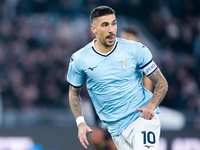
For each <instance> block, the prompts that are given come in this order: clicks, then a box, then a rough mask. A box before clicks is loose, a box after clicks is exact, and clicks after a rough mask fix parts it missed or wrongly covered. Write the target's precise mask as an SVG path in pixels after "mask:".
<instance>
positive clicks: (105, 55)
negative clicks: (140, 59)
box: [92, 38, 118, 57]
mask: <svg viewBox="0 0 200 150" xmlns="http://www.w3.org/2000/svg"><path fill="white" fill-rule="evenodd" d="M95 41H96V39H94V40H93V41H92V49H93V51H94V52H95V53H97V54H99V55H101V56H104V57H107V56H108V55H110V54H111V53H112V52H113V51H114V50H115V49H116V47H117V43H118V41H117V38H116V40H115V45H114V46H113V48H112V49H111V50H110V51H109V52H108V53H106V54H103V53H101V52H99V51H97V50H96V49H95V47H94V42H95Z"/></svg>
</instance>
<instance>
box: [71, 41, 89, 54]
mask: <svg viewBox="0 0 200 150" xmlns="http://www.w3.org/2000/svg"><path fill="white" fill-rule="evenodd" d="M91 48H92V42H90V43H88V44H87V45H86V46H84V47H82V48H81V49H79V50H78V51H76V52H75V53H74V54H73V57H84V56H85V55H88V53H89V52H90V51H91Z"/></svg>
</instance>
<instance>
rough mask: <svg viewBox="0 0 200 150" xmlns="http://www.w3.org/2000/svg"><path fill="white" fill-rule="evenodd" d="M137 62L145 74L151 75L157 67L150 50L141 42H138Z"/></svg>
mask: <svg viewBox="0 0 200 150" xmlns="http://www.w3.org/2000/svg"><path fill="white" fill-rule="evenodd" d="M137 62H138V64H137V65H138V67H139V68H140V69H142V71H143V72H144V73H145V74H146V75H147V76H149V75H151V74H152V73H153V72H154V71H155V70H156V69H157V65H156V64H155V62H154V61H153V58H152V54H151V52H150V50H149V49H148V48H147V47H146V46H144V45H142V44H141V43H138V49H137Z"/></svg>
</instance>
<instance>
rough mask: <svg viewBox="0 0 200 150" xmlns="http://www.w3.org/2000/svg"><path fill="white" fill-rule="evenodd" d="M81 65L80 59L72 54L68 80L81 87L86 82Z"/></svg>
mask: <svg viewBox="0 0 200 150" xmlns="http://www.w3.org/2000/svg"><path fill="white" fill-rule="evenodd" d="M81 66H82V65H81V62H80V60H79V59H78V58H76V57H75V56H74V55H72V57H71V58H70V63H69V67H68V72H67V82H68V83H69V84H71V85H73V86H75V87H81V86H82V84H83V82H84V72H83V70H82V68H81Z"/></svg>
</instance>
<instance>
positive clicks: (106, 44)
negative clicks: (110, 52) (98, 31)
mask: <svg viewBox="0 0 200 150" xmlns="http://www.w3.org/2000/svg"><path fill="white" fill-rule="evenodd" d="M112 36H114V40H113V42H112V43H108V42H107V38H109V37H112ZM100 41H101V44H102V45H104V46H105V47H112V46H113V45H114V44H115V41H116V37H115V34H110V35H108V36H106V37H105V39H103V40H101V39H100Z"/></svg>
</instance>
